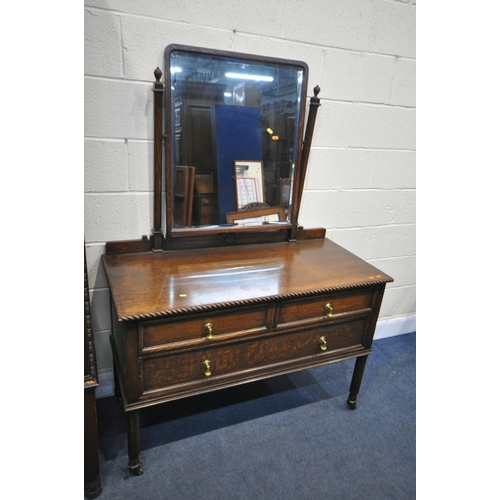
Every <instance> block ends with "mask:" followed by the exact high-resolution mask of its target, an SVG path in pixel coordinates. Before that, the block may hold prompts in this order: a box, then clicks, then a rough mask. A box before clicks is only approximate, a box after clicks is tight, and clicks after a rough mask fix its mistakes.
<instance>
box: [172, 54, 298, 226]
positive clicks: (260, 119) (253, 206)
mask: <svg viewBox="0 0 500 500" xmlns="http://www.w3.org/2000/svg"><path fill="white" fill-rule="evenodd" d="M166 68H168V71H167V75H166V82H167V87H166V93H167V99H166V106H167V113H166V116H167V120H170V123H168V124H167V137H168V135H169V134H170V137H171V139H170V140H167V155H168V158H167V179H169V181H170V182H169V183H168V186H167V189H169V186H171V192H170V199H169V198H168V197H167V217H168V218H169V221H168V223H169V229H170V230H171V231H184V230H187V229H193V228H200V229H201V228H213V227H221V226H222V227H224V228H225V229H226V228H230V227H231V226H263V225H267V226H270V225H273V226H276V227H277V228H280V227H281V226H283V225H285V226H286V225H289V223H290V214H291V197H292V192H293V181H294V174H295V171H296V165H297V161H298V154H299V150H300V148H299V146H300V144H301V141H300V137H301V136H302V133H303V115H304V104H305V92H306V87H307V65H306V64H305V63H302V62H298V61H288V60H281V59H274V58H264V57H260V56H250V55H242V54H235V53H228V52H222V51H209V50H206V49H196V48H191V47H184V46H179V45H175V46H169V47H167V50H166Z"/></svg>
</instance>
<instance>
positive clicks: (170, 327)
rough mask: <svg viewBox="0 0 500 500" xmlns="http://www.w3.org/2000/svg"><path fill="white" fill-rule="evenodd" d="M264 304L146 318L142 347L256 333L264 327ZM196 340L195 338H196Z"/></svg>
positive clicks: (147, 348) (212, 339)
mask: <svg viewBox="0 0 500 500" xmlns="http://www.w3.org/2000/svg"><path fill="white" fill-rule="evenodd" d="M266 323H267V307H257V308H247V309H245V311H244V312H242V311H241V310H237V311H236V310H235V311H231V312H225V313H214V314H211V315H206V314H204V315H203V316H201V315H193V316H191V317H186V316H183V317H182V318H179V319H174V318H172V319H170V320H166V321H161V322H159V321H151V322H149V321H148V322H145V323H143V325H142V347H143V351H146V352H147V351H148V350H151V349H153V350H158V349H157V348H159V347H161V346H165V345H168V344H172V343H179V342H187V343H188V344H189V343H191V344H192V343H193V342H192V341H206V342H209V341H215V340H217V339H221V338H228V337H231V336H233V335H234V336H240V335H246V334H251V333H259V332H263V331H266V330H267V327H266ZM195 343H196V342H195Z"/></svg>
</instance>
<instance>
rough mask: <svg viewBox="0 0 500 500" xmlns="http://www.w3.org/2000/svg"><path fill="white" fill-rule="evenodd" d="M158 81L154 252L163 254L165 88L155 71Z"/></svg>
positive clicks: (157, 72) (155, 107)
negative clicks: (162, 193)
mask: <svg viewBox="0 0 500 500" xmlns="http://www.w3.org/2000/svg"><path fill="white" fill-rule="evenodd" d="M154 75H155V78H156V81H155V83H154V86H153V92H154V202H153V206H154V213H153V224H154V227H153V252H155V253H156V252H163V231H162V229H161V165H162V149H163V148H162V144H163V117H162V110H163V95H164V94H165V86H164V85H163V83H161V82H160V78H161V75H162V73H161V70H160V68H156V69H155V71H154Z"/></svg>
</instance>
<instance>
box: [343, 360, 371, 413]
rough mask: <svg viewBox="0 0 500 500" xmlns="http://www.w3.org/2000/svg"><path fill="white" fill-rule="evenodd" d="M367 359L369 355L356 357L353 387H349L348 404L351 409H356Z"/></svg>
mask: <svg viewBox="0 0 500 500" xmlns="http://www.w3.org/2000/svg"><path fill="white" fill-rule="evenodd" d="M367 359H368V356H361V357H359V358H357V359H356V364H355V365H354V372H353V374H352V381H351V387H350V388H349V397H348V398H347V406H348V407H349V408H350V409H351V410H355V409H356V400H357V397H358V393H359V388H360V386H361V380H362V379H363V372H364V371H365V365H366V360H367Z"/></svg>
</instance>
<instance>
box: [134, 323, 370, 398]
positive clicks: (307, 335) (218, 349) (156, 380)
mask: <svg viewBox="0 0 500 500" xmlns="http://www.w3.org/2000/svg"><path fill="white" fill-rule="evenodd" d="M367 324H368V320H367V319H358V320H354V321H346V322H344V323H341V324H337V325H331V324H323V325H321V326H319V327H316V328H313V329H311V330H306V331H300V332H295V333H284V334H277V335H268V336H266V337H264V338H261V339H248V340H246V341H242V342H238V343H230V344H225V345H221V346H214V347H212V348H207V349H198V350H194V351H190V352H184V353H182V354H173V353H172V354H164V355H161V356H155V357H150V358H147V359H144V362H143V363H144V364H143V375H144V379H143V380H144V390H145V391H146V392H148V391H157V390H162V389H164V390H166V391H168V390H169V388H171V389H170V390H171V392H175V390H176V389H175V386H176V385H183V384H192V383H195V384H196V383H199V384H204V383H210V381H211V380H214V379H217V378H218V377H222V378H224V377H231V378H238V376H240V377H242V378H244V377H245V376H248V373H249V372H251V371H252V370H259V369H262V370H266V369H267V370H270V371H272V370H277V369H279V368H280V366H283V365H286V364H290V363H293V362H294V361H297V362H304V361H305V360H308V361H309V362H311V363H314V362H315V360H316V359H317V360H318V361H321V360H322V359H324V360H325V362H327V360H328V359H329V358H334V357H335V356H337V355H338V354H337V353H338V352H339V351H345V350H346V349H360V348H362V344H363V342H364V338H365V333H366V327H367ZM238 374H240V375H238Z"/></svg>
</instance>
